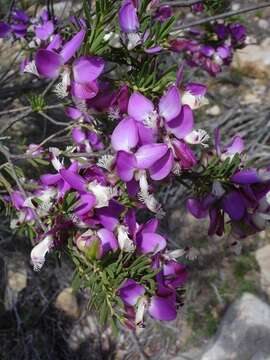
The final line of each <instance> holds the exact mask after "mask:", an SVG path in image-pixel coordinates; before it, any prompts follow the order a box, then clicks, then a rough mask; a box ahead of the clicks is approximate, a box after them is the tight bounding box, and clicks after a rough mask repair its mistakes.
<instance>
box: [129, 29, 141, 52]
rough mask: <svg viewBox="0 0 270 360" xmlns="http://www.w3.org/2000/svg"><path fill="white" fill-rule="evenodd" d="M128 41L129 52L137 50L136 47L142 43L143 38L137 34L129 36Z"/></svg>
mask: <svg viewBox="0 0 270 360" xmlns="http://www.w3.org/2000/svg"><path fill="white" fill-rule="evenodd" d="M127 40H128V43H127V49H128V50H129V51H130V50H133V49H135V47H136V46H138V45H139V44H140V43H141V37H140V35H139V34H137V33H129V34H127Z"/></svg>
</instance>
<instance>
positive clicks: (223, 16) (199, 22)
mask: <svg viewBox="0 0 270 360" xmlns="http://www.w3.org/2000/svg"><path fill="white" fill-rule="evenodd" d="M268 6H270V2H268V3H264V4H260V5H253V6H250V7H248V8H245V9H240V10H237V11H228V12H225V13H223V14H220V15H215V16H210V17H208V18H205V19H201V20H197V21H193V22H191V23H189V24H183V25H180V26H176V27H175V28H174V29H173V30H183V29H188V28H191V27H193V26H197V25H202V24H207V23H209V22H212V21H216V20H220V19H226V18H228V17H231V16H235V15H239V14H244V13H247V12H250V11H255V10H258V9H263V8H266V7H268Z"/></svg>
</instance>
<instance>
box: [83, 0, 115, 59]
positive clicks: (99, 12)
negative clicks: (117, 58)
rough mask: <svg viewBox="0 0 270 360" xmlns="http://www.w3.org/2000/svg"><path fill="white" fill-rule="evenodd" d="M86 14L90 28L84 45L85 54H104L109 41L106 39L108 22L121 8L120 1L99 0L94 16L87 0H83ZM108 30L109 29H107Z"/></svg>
mask: <svg viewBox="0 0 270 360" xmlns="http://www.w3.org/2000/svg"><path fill="white" fill-rule="evenodd" d="M83 9H84V15H85V17H86V19H87V21H88V24H89V27H90V30H89V31H88V34H87V40H86V42H85V45H84V53H85V54H92V55H93V54H94V55H103V54H104V53H105V52H106V51H107V50H108V44H107V41H105V40H104V36H105V34H106V32H109V31H110V30H109V29H106V26H107V24H109V23H111V21H112V20H113V18H114V17H115V16H116V14H117V11H118V9H119V2H118V1H113V0H97V1H96V11H95V16H92V14H91V11H90V8H89V4H88V1H87V0H84V2H83ZM106 30H107V31H106Z"/></svg>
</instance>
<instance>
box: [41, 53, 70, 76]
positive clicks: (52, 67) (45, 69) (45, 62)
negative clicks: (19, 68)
mask: <svg viewBox="0 0 270 360" xmlns="http://www.w3.org/2000/svg"><path fill="white" fill-rule="evenodd" d="M35 63H36V67H37V71H38V73H39V74H40V75H42V76H45V77H48V78H54V77H57V76H58V75H59V72H60V69H61V66H62V65H63V63H64V61H63V58H62V57H61V56H60V55H59V54H56V53H55V52H53V51H50V50H45V49H40V50H38V51H37V53H36V57H35Z"/></svg>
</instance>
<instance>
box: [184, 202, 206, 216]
mask: <svg viewBox="0 0 270 360" xmlns="http://www.w3.org/2000/svg"><path fill="white" fill-rule="evenodd" d="M186 207H187V210H188V211H189V212H190V213H191V214H192V215H193V216H194V217H195V218H197V219H203V218H205V217H206V216H207V209H206V208H205V207H204V206H203V204H202V202H201V201H200V200H198V199H195V198H190V199H188V200H187V203H186Z"/></svg>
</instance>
